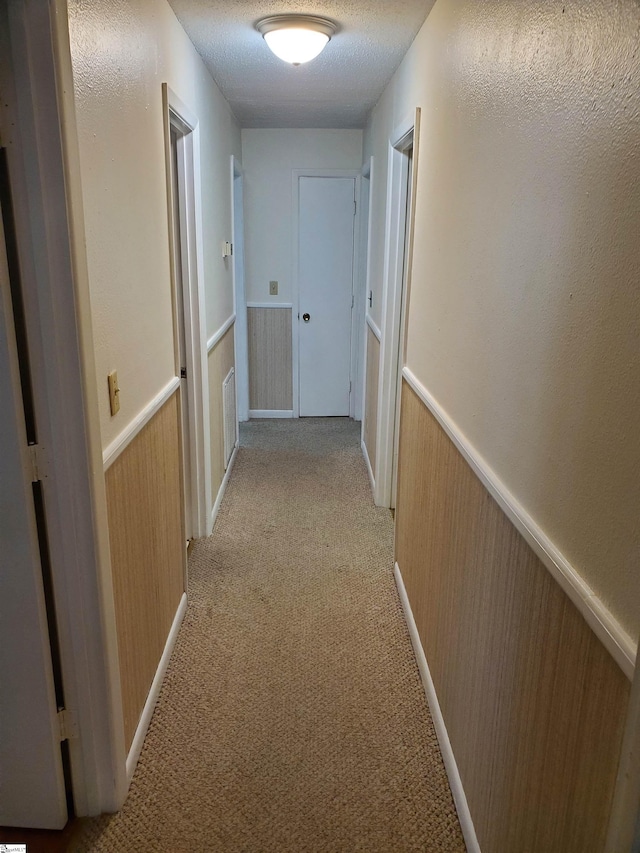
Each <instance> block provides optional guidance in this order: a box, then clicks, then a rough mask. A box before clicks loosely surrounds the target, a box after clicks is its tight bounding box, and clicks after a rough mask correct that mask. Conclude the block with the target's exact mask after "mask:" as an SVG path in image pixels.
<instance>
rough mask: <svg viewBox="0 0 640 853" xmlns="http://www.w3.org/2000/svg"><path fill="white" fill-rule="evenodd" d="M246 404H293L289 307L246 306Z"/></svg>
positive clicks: (256, 406)
mask: <svg viewBox="0 0 640 853" xmlns="http://www.w3.org/2000/svg"><path fill="white" fill-rule="evenodd" d="M247 331H248V336H249V408H250V409H267V410H271V411H274V410H280V411H282V410H286V411H288V410H290V409H292V408H293V372H292V371H293V365H292V360H291V359H292V345H291V308H247Z"/></svg>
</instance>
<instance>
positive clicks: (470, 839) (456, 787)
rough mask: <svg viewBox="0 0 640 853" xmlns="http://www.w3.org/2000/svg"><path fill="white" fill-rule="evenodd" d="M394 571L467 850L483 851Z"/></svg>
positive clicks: (404, 593) (406, 600)
mask: <svg viewBox="0 0 640 853" xmlns="http://www.w3.org/2000/svg"><path fill="white" fill-rule="evenodd" d="M394 575H395V579H396V584H397V587H398V593H399V595H400V602H401V603H402V609H403V611H404V617H405V619H406V621H407V627H408V629H409V636H410V637H411V644H412V646H413V651H414V654H415V656H416V662H417V664H418V669H419V670H420V677H421V679H422V685H423V687H424V692H425V693H426V696H427V702H428V703H429V708H430V709H431V717H432V718H433V725H434V726H435V730H436V735H437V736H438V743H439V744H440V751H441V752H442V759H443V761H444V766H445V770H446V771H447V776H448V777H449V785H450V786H451V793H452V794H453V801H454V803H455V804H456V809H457V811H458V819H459V820H460V827H461V829H462V835H463V836H464V841H465V844H466V845H467V851H468V853H481V851H480V845H479V844H478V839H477V836H476V831H475V828H474V826H473V820H472V819H471V812H470V811H469V805H468V803H467V798H466V795H465V793H464V788H463V787H462V780H461V778H460V773H459V772H458V765H457V764H456V759H455V756H454V754H453V749H452V747H451V741H450V740H449V735H448V733H447V727H446V725H445V722H444V717H443V716H442V711H441V709H440V703H439V702H438V697H437V695H436V689H435V686H434V684H433V679H432V678H431V673H430V671H429V665H428V664H427V659H426V657H425V654H424V649H423V648H422V642H421V640H420V635H419V634H418V629H417V627H416V623H415V619H414V618H413V612H412V610H411V605H410V604H409V598H408V596H407V591H406V589H405V587H404V581H403V580H402V574H401V573H400V568H399V566H398V564H397V563H396V565H395V569H394Z"/></svg>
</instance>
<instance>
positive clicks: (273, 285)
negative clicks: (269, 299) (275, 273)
mask: <svg viewBox="0 0 640 853" xmlns="http://www.w3.org/2000/svg"><path fill="white" fill-rule="evenodd" d="M277 295H278V282H277V281H270V282H269V296H277Z"/></svg>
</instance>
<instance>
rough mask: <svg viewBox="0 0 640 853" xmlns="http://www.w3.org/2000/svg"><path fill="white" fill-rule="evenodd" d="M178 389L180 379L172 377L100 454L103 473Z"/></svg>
mask: <svg viewBox="0 0 640 853" xmlns="http://www.w3.org/2000/svg"><path fill="white" fill-rule="evenodd" d="M179 387H180V378H179V377H178V376H174V377H173V379H171V381H170V382H167V384H166V385H165V386H164V388H163V389H162V391H160V393H159V394H156V396H155V397H154V398H153V400H152V401H151V402H150V403H149V404H148V405H147V406H145V407H144V409H143V410H142V411H141V412H140V413H139V414H138V415H136V417H135V418H134V419H133V420H132V421H131V423H130V424H129V425H128V426H126V427H125V428H124V429H123V430H122V432H121V433H120V435H119V436H118V437H117V438H116V439H114V440H113V441H112V442H111V444H110V445H109V446H108V447H107V448H106V449H105V451H104V452H103V454H102V466H103V469H104V470H105V471H106V470H107V468H108V467H109V466H110V465H112V464H113V463H114V462H115V460H116V459H117V458H118V456H120V454H121V453H122V451H123V450H124V449H125V447H127V445H129V444H131V442H132V441H133V439H134V438H135V437H136V436H137V435H138V433H139V432H140V430H141V429H143V428H144V427H145V426H146V425H147V424H148V423H149V421H150V420H151V418H152V417H153V416H154V415H155V414H156V413H157V412H158V411H160V409H161V408H162V407H163V406H164V404H165V403H166V402H167V400H168V399H169V398H170V397H171V396H173V394H175V392H176V391H177V390H178V388H179Z"/></svg>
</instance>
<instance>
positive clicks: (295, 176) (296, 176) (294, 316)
mask: <svg viewBox="0 0 640 853" xmlns="http://www.w3.org/2000/svg"><path fill="white" fill-rule="evenodd" d="M360 177H361V172H360V169H293V170H292V188H291V193H292V195H291V212H292V217H291V218H292V227H291V231H292V236H293V245H292V249H291V257H292V268H291V303H292V309H291V360H292V365H291V366H292V374H293V417H294V418H299V417H300V367H299V364H300V350H299V346H300V334H299V331H300V324H299V317H300V264H299V256H300V247H299V238H300V195H299V192H298V186H299V181H300V178H354V179H355V197H356V199H359V198H360ZM359 223H360V205H357V206H356V214H355V221H354V224H353V227H354V241H353V284H352V288H353V290H352V293H353V295H354V301H355V288H356V282H357V279H358V276H359V264H360V253H359V248H360V247H359V241H358V240H357V238H356V237H357V234H358V233H359V230H360V224H359ZM355 315H356V311H355V310H354V309H353V308H352V310H351V341H352V345H351V364H350V367H349V376H350V379H351V383H352V388H351V394H350V395H349V412H350V415H351V417H353V412H354V405H355V403H354V393H353V378H354V376H355V369H356V368H355V358H357V353H356V352H355V350H354V347H353V339H354V333H355V331H356V327H355V323H356V316H355Z"/></svg>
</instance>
